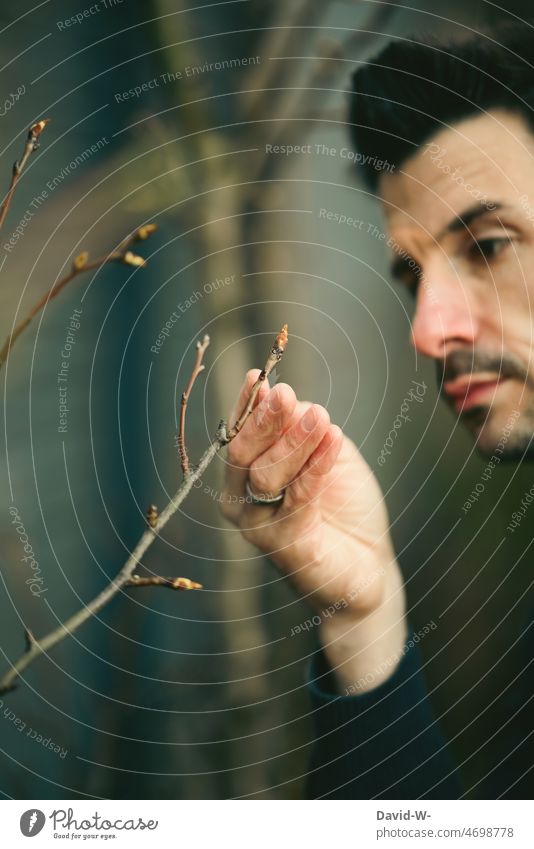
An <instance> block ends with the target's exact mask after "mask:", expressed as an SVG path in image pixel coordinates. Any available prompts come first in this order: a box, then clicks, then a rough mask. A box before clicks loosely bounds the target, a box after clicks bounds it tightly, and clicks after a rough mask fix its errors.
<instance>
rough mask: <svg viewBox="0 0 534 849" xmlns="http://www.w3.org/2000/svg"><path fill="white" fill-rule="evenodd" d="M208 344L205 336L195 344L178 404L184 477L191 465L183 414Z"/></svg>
mask: <svg viewBox="0 0 534 849" xmlns="http://www.w3.org/2000/svg"><path fill="white" fill-rule="evenodd" d="M209 343H210V337H209V336H208V335H207V334H206V336H204V338H203V340H202V342H200V341H198V342H197V358H196V361H195V366H194V368H193V371H192V372H191V377H190V378H189V383H188V384H187V387H186V389H185V392H182V400H181V403H180V429H179V431H178V451H179V453H180V463H181V466H182V472H183V473H184V477H187V475H189V474H190V472H191V465H190V463H189V457H188V455H187V447H186V444H185V414H186V412H187V402H188V401H189V396H190V395H191V390H192V388H193V385H194V383H195V380H196V379H197V377H198V375H199V374H200V372H201V371H204V366H203V365H202V360H203V358H204V354H205V353H206V348H207V347H208V345H209Z"/></svg>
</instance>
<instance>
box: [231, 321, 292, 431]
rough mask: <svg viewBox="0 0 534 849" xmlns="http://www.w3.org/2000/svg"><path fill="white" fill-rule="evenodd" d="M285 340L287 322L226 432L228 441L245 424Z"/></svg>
mask: <svg viewBox="0 0 534 849" xmlns="http://www.w3.org/2000/svg"><path fill="white" fill-rule="evenodd" d="M287 341H288V333H287V324H284V326H283V327H282V329H281V331H280V333H279V334H278V336H277V337H276V339H275V340H274V345H273V347H272V348H271V350H270V352H269V356H268V357H267V361H266V363H265V365H264V367H263V368H262V370H261V371H260V373H259V375H258V379H257V380H256V383H255V384H254V386H253V387H252V389H251V392H250V395H249V398H248V401H247V403H246V404H245V407H244V409H243V411H242V413H241V415H240V416H239V418H238V419H237V421H236V423H235V424H234V425H233V427H231V428H230V430H229V431H228V433H227V437H228V441H230V440H231V439H233V438H234V437H235V436H237V434H238V433H239V431H240V430H241V428H242V427H243V425H244V424H245V422H246V420H247V419H248V417H249V416H250V414H251V412H252V409H253V407H254V401H255V400H256V396H257V394H258V392H259V391H260V387H261V385H262V383H263V382H264V381H265V380H266V379H267V378H268V376H269V374H270V373H271V371H272V370H273V368H274V367H275V365H276V364H277V363H279V362H280V360H281V359H282V356H283V354H284V351H285V349H286V347H287Z"/></svg>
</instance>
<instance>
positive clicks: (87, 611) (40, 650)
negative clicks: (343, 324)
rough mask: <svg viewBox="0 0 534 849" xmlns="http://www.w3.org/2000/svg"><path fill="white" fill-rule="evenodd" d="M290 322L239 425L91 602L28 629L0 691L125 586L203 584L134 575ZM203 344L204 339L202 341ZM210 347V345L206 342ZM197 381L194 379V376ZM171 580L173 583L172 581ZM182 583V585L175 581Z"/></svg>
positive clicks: (154, 518) (153, 520) (152, 512)
mask: <svg viewBox="0 0 534 849" xmlns="http://www.w3.org/2000/svg"><path fill="white" fill-rule="evenodd" d="M287 339H288V335H287V324H284V326H283V328H282V330H281V331H280V333H279V334H278V336H277V337H276V339H275V341H274V345H273V347H272V348H271V351H270V352H269V356H268V357H267V361H266V363H265V365H264V367H263V369H262V371H261V373H260V376H259V377H258V380H257V381H256V383H255V384H254V386H253V388H252V390H251V393H250V395H249V398H248V400H247V403H246V404H245V406H244V408H243V412H242V413H241V415H240V416H239V418H238V420H237V422H236V423H235V425H234V426H233V427H232V428H231V429H230V430H229V431H228V430H227V427H226V423H225V422H224V421H223V420H221V421H220V422H219V426H218V428H217V433H216V435H215V439H214V440H213V442H212V443H211V445H210V446H209V448H207V449H206V451H205V452H204V454H203V455H202V457H201V458H200V462H199V463H198V465H197V466H195V468H194V469H193V470H191V471H190V472H189V474H188V475H187V476H186V477H185V478H184V479H183V481H182V483H181V484H180V486H179V487H178V489H177V491H176V493H175V495H174V497H173V498H172V499H171V500H170V501H169V503H168V504H167V506H166V507H165V509H164V510H162V512H161V513H159V515H158V514H157V510H156V508H155V507H154V505H151V507H150V508H149V512H148V527H147V528H146V530H145V531H144V533H143V534H142V536H141V538H140V540H139V542H138V543H137V545H136V546H135V548H134V550H133V551H132V552H131V554H130V556H129V557H128V559H127V560H126V562H125V563H124V565H123V567H122V568H121V570H120V572H119V573H118V574H117V576H116V577H115V578H114V580H113V581H112V582H111V583H110V584H109V585H108V586H107V587H106V588H105V589H104V590H103V591H102V592H101V593H99V595H97V596H96V598H94V599H93V600H92V601H91V602H90V603H89V604H87V605H86V606H85V607H82V608H81V610H78V611H77V612H76V613H75V614H74V615H73V616H71V617H70V619H67V621H66V622H63V623H62V624H61V625H59V627H58V628H56V629H55V630H54V631H51V632H50V633H49V634H47V635H46V636H45V637H43V638H42V639H40V640H37V639H36V638H35V637H34V636H33V634H31V632H30V631H29V629H26V630H25V639H26V651H25V653H24V654H23V655H21V656H20V657H19V659H18V660H17V661H16V662H15V663H14V664H13V665H12V666H11V669H10V670H9V671H8V672H7V673H6V674H5V675H4V676H3V677H2V678H0V695H3V694H4V693H7V692H9V691H10V690H14V689H15V687H16V684H15V681H16V680H17V678H18V677H19V676H20V674H21V673H22V672H23V671H24V670H25V669H26V668H27V667H28V666H29V665H30V663H32V662H33V661H34V660H36V659H37V658H38V657H40V656H41V655H42V654H45V653H46V652H47V651H48V650H49V649H51V648H52V647H53V646H55V645H57V644H58V643H60V642H61V641H62V640H64V639H65V637H68V636H69V635H71V634H73V633H74V632H75V631H77V630H78V628H79V627H80V625H83V623H84V622H86V621H87V620H88V619H90V617H91V616H94V615H95V614H96V613H98V611H99V610H101V609H102V608H103V607H105V605H106V604H108V603H109V602H110V601H111V599H112V598H114V596H116V595H117V594H118V593H119V592H120V591H121V590H123V589H125V588H127V587H133V586H137V587H141V586H166V587H172V589H184V590H185V589H199V588H200V585H199V584H197V583H196V582H195V581H190V580H189V579H188V578H159V579H158V578H156V577H151V578H140V577H138V576H136V575H134V573H135V570H136V568H137V567H138V565H139V564H140V562H141V558H142V557H143V555H144V554H145V552H146V551H147V550H148V548H150V546H151V545H152V543H153V542H154V540H155V539H156V537H157V536H158V534H159V532H160V531H161V530H163V528H164V527H165V525H166V524H167V522H168V521H169V519H170V518H171V517H172V516H173V515H174V514H175V513H176V511H177V510H178V508H179V507H180V505H181V504H182V503H183V501H184V500H185V499H186V497H187V496H188V495H189V493H190V492H191V490H192V489H193V486H194V485H195V483H196V481H197V480H200V479H201V478H202V475H203V474H204V472H205V471H206V469H207V468H208V466H209V464H210V463H211V462H212V460H213V459H214V458H215V456H216V455H217V454H218V452H219V451H220V450H221V448H224V446H225V445H227V444H228V443H229V442H230V441H231V440H232V439H233V438H234V437H235V436H237V434H238V433H239V431H240V430H241V428H242V427H243V425H244V423H245V421H246V420H247V418H248V416H249V415H250V413H251V412H252V408H253V405H254V399H255V398H256V396H257V394H258V392H259V388H260V386H261V384H262V383H263V381H264V380H265V379H266V377H267V376H268V374H269V372H270V371H272V369H273V368H274V366H275V364H276V363H278V362H280V359H281V358H282V355H283V353H284V351H285V348H286V345H287ZM201 344H202V343H201ZM206 347H207V345H206ZM198 365H199V362H198V355H197V361H196V363H195V369H197V368H198ZM262 375H263V377H262ZM193 382H194V380H193ZM190 385H191V386H192V385H193V384H192V382H191V381H190ZM169 582H171V583H169ZM173 584H178V585H173Z"/></svg>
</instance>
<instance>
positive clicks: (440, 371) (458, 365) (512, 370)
mask: <svg viewBox="0 0 534 849" xmlns="http://www.w3.org/2000/svg"><path fill="white" fill-rule="evenodd" d="M436 372H437V374H436V377H437V381H438V388H441V385H442V384H443V383H444V382H445V381H449V380H454V379H455V378H456V377H461V376H462V375H465V374H473V375H475V374H477V373H479V372H493V373H495V374H498V375H499V378H500V379H501V380H504V379H505V378H516V379H517V380H521V381H522V382H523V383H528V384H530V385H532V378H531V376H530V374H529V372H528V369H527V368H526V366H525V365H524V363H523V362H521V361H520V360H519V359H518V358H517V357H515V356H514V355H513V354H509V353H505V352H502V353H499V354H495V353H492V352H489V351H482V350H475V349H473V348H470V349H469V350H463V349H459V350H457V351H452V352H451V353H450V354H449V355H448V356H447V357H446V358H445V360H438V361H436Z"/></svg>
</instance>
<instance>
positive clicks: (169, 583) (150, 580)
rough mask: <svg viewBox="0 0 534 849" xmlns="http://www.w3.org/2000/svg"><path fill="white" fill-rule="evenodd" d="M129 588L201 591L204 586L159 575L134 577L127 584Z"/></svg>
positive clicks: (187, 579) (185, 579) (186, 579)
mask: <svg viewBox="0 0 534 849" xmlns="http://www.w3.org/2000/svg"><path fill="white" fill-rule="evenodd" d="M126 586H127V587H168V588H169V589H170V590H201V589H202V584H198V583H197V582H196V581H191V580H190V579H189V578H161V577H160V576H159V575H152V576H150V577H147V578H141V577H140V576H139V575H132V577H131V578H130V580H129V581H127V583H126Z"/></svg>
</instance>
